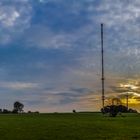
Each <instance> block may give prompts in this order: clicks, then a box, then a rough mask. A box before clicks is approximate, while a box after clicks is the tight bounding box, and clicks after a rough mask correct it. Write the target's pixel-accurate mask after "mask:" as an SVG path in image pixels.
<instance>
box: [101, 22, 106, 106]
mask: <svg viewBox="0 0 140 140" xmlns="http://www.w3.org/2000/svg"><path fill="white" fill-rule="evenodd" d="M103 39H104V34H103V23H102V24H101V54H102V78H101V80H102V107H103V108H104V101H105V96H104V92H105V88H104V80H105V78H104V41H103Z"/></svg>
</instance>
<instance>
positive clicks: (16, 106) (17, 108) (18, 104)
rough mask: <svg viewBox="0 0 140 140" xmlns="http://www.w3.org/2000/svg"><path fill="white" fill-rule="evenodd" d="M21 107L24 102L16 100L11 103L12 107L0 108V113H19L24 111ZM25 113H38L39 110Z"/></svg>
mask: <svg viewBox="0 0 140 140" xmlns="http://www.w3.org/2000/svg"><path fill="white" fill-rule="evenodd" d="M23 108H24V104H23V103H21V102H19V101H16V102H14V104H13V109H12V110H8V109H0V113H1V114H10V113H13V114H20V113H25V112H24V110H23ZM27 113H39V112H38V111H36V112H32V111H28V112H27Z"/></svg>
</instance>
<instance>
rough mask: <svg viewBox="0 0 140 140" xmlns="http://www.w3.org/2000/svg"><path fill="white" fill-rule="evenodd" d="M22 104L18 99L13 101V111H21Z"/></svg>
mask: <svg viewBox="0 0 140 140" xmlns="http://www.w3.org/2000/svg"><path fill="white" fill-rule="evenodd" d="M23 108H24V105H23V104H22V103H20V102H18V101H16V102H15V103H14V109H13V113H21V112H22V111H23Z"/></svg>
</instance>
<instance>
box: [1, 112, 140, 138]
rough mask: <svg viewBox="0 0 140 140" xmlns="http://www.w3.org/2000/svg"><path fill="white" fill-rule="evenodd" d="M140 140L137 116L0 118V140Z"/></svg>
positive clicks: (29, 115)
mask: <svg viewBox="0 0 140 140" xmlns="http://www.w3.org/2000/svg"><path fill="white" fill-rule="evenodd" d="M133 139H137V140H140V114H124V115H123V117H121V116H118V117H116V118H112V117H107V116H103V115H102V114H100V113H75V114H74V113H65V114H59V113H54V114H19V115H12V114H11V115H9V114H7V115H0V140H133Z"/></svg>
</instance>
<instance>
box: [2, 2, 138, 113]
mask: <svg viewBox="0 0 140 140" xmlns="http://www.w3.org/2000/svg"><path fill="white" fill-rule="evenodd" d="M101 23H104V50H105V56H104V57H105V96H106V104H107V101H108V99H109V98H114V97H118V98H120V99H121V100H122V102H123V103H124V104H125V95H126V94H127V93H128V94H129V106H130V107H133V108H135V109H137V110H139V111H140V79H139V77H140V1H139V0H133V1H132V0H100V1H99V0H1V1H0V108H8V109H12V107H13V103H14V102H15V101H20V102H22V103H23V104H24V105H25V111H28V110H32V111H36V110H37V111H40V112H70V111H72V110H73V109H75V110H77V111H99V110H100V108H101V53H100V47H101V45H100V24H101Z"/></svg>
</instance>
